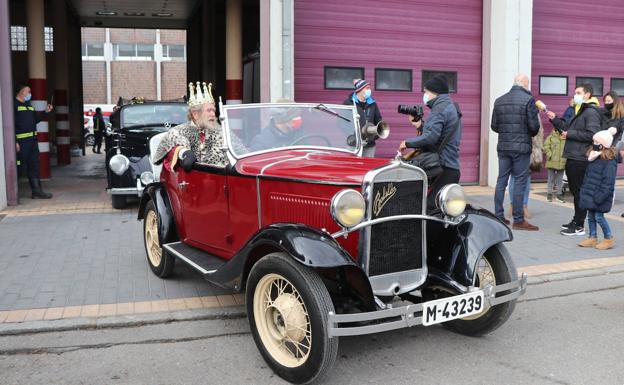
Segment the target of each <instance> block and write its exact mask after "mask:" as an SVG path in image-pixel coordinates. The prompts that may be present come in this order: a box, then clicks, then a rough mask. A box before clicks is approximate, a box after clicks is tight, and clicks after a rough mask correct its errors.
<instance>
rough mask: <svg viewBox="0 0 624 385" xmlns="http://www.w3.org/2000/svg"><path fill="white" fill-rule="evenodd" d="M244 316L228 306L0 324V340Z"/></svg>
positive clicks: (238, 308) (243, 308) (243, 310)
mask: <svg viewBox="0 0 624 385" xmlns="http://www.w3.org/2000/svg"><path fill="white" fill-rule="evenodd" d="M245 316H246V313H245V307H244V306H232V307H227V308H220V309H215V308H213V309H195V310H181V311H174V312H163V313H145V314H134V315H125V316H113V317H103V318H86V317H78V318H67V319H59V320H52V321H26V322H21V323H5V324H0V337H2V336H17V335H25V334H36V333H52V332H64V331H75V330H94V329H116V328H130V327H140V326H146V325H156V324H164V323H171V322H184V321H204V320H227V319H239V318H244V317H245Z"/></svg>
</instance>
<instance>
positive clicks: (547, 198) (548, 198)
mask: <svg viewBox="0 0 624 385" xmlns="http://www.w3.org/2000/svg"><path fill="white" fill-rule="evenodd" d="M546 200H547V201H548V202H552V194H548V195H546Z"/></svg>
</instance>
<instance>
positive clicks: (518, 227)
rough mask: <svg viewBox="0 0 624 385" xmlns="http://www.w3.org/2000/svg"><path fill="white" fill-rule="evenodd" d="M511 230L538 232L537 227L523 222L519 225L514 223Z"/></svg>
mask: <svg viewBox="0 0 624 385" xmlns="http://www.w3.org/2000/svg"><path fill="white" fill-rule="evenodd" d="M513 229H514V230H527V231H537V230H539V227H537V226H534V225H532V224H530V223H529V222H527V221H524V222H520V223H514V224H513Z"/></svg>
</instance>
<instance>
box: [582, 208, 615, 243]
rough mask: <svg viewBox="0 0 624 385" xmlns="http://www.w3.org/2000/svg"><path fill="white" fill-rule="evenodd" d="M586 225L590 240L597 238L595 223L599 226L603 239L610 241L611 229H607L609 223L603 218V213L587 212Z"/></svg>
mask: <svg viewBox="0 0 624 385" xmlns="http://www.w3.org/2000/svg"><path fill="white" fill-rule="evenodd" d="M587 223H588V224H589V237H590V238H598V230H597V228H596V223H598V224H599V225H600V228H601V229H602V233H603V234H604V237H605V239H611V238H612V237H613V235H612V234H611V228H610V227H609V222H607V219H606V218H605V217H604V214H603V213H599V212H596V211H591V210H587Z"/></svg>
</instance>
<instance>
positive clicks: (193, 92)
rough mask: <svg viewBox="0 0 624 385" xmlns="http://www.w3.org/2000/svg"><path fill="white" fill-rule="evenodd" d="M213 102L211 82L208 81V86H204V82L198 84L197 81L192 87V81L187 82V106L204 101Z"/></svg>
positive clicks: (197, 104)
mask: <svg viewBox="0 0 624 385" xmlns="http://www.w3.org/2000/svg"><path fill="white" fill-rule="evenodd" d="M202 86H203V87H202ZM202 88H203V91H202ZM214 102H215V101H214V98H213V97H212V83H208V86H206V82H203V83H202V84H201V86H200V84H199V82H197V86H196V87H193V82H191V83H189V99H188V105H189V107H194V106H199V105H200V104H204V103H212V104H214Z"/></svg>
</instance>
